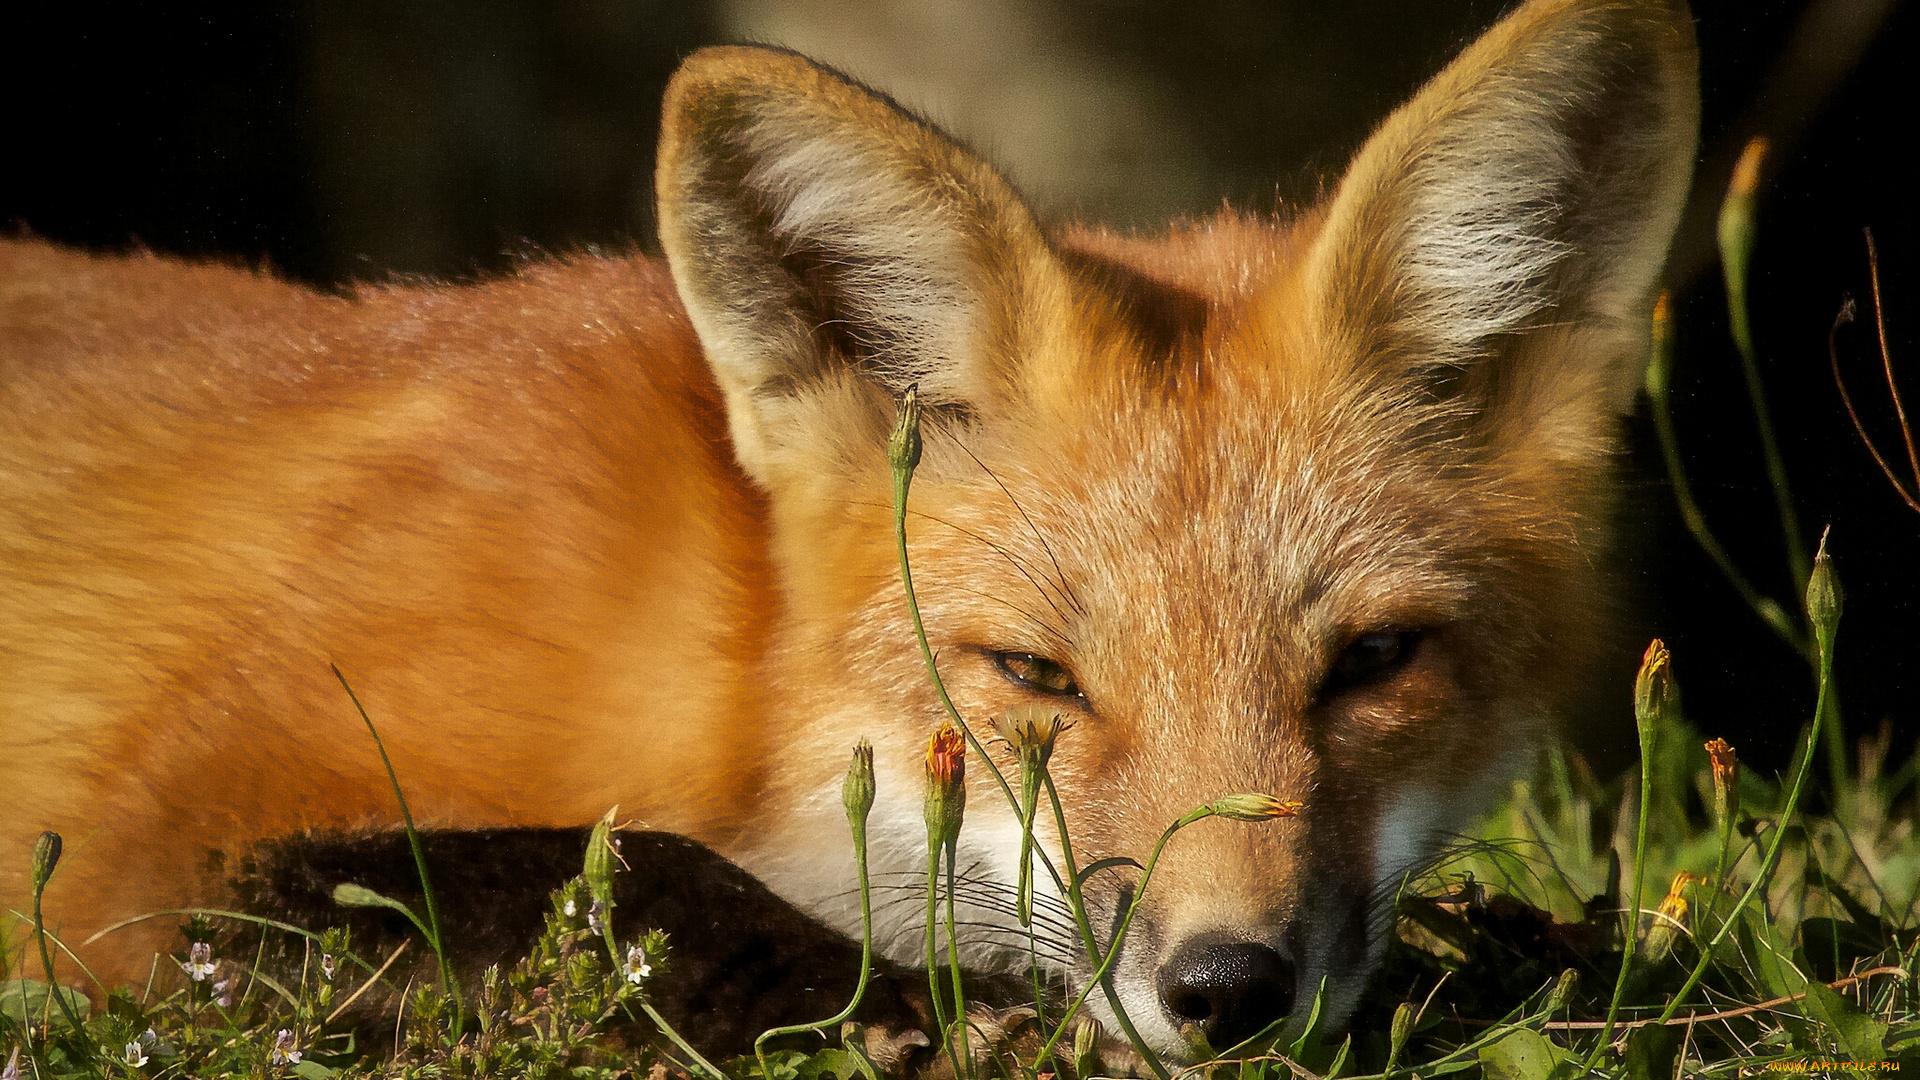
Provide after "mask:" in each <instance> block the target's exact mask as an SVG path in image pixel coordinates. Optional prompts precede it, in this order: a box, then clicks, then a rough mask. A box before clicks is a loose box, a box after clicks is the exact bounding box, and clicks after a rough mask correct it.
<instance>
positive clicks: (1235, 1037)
mask: <svg viewBox="0 0 1920 1080" xmlns="http://www.w3.org/2000/svg"><path fill="white" fill-rule="evenodd" d="M1159 981H1160V1004H1161V1005H1162V1006H1164V1007H1165V1008H1166V1010H1167V1013H1168V1015H1170V1016H1171V1017H1172V1018H1173V1022H1174V1023H1176V1024H1178V1025H1180V1026H1181V1027H1185V1026H1186V1025H1188V1024H1198V1025H1199V1026H1200V1030H1201V1031H1202V1032H1204V1033H1205V1034H1206V1036H1207V1042H1208V1043H1209V1044H1210V1045H1211V1046H1212V1047H1213V1048H1214V1049H1215V1050H1225V1049H1227V1048H1228V1047H1230V1046H1233V1045H1234V1044H1236V1043H1239V1042H1242V1041H1244V1040H1246V1039H1249V1038H1252V1037H1253V1036H1255V1035H1258V1034H1259V1033H1260V1032H1261V1031H1262V1030H1264V1029H1265V1028H1266V1027H1267V1025H1269V1024H1271V1023H1273V1022H1274V1021H1275V1020H1278V1019H1280V1018H1281V1017H1283V1016H1286V1015H1287V1013H1289V1012H1291V1011H1292V1009H1293V964H1292V963H1290V962H1288V960H1287V958H1286V957H1284V956H1281V955H1280V954H1279V953H1278V952H1276V951H1274V950H1273V949H1270V948H1268V947H1267V946H1265V945H1257V944H1251V943H1248V942H1240V941H1224V942H1223V941H1214V942H1207V941H1194V942H1188V943H1187V944H1186V945H1184V946H1182V947H1181V948H1180V950H1179V951H1178V952H1176V953H1174V954H1173V959H1171V960H1169V961H1167V963H1166V964H1165V965H1163V966H1162V967H1161V968H1160V980H1159Z"/></svg>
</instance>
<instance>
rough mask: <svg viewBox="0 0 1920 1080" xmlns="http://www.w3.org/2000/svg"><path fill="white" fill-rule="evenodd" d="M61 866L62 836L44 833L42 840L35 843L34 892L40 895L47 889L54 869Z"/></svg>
mask: <svg viewBox="0 0 1920 1080" xmlns="http://www.w3.org/2000/svg"><path fill="white" fill-rule="evenodd" d="M58 865H60V834H59V833H57V832H43V833H41V834H40V839H38V840H35V841H34V842H33V890H34V892H35V894H38V893H39V892H40V890H42V889H45V888H46V887H47V879H49V878H51V877H53V868H54V867H56V866H58Z"/></svg>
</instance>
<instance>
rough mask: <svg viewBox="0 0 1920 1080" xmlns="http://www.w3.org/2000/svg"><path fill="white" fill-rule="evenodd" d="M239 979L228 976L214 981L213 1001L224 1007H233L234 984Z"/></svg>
mask: <svg viewBox="0 0 1920 1080" xmlns="http://www.w3.org/2000/svg"><path fill="white" fill-rule="evenodd" d="M238 981H239V980H237V979H233V978H226V979H221V980H219V981H218V982H216V983H214V984H213V1003H214V1004H215V1005H218V1006H220V1007H221V1008H223V1009H231V1008H232V1007H233V984H234V983H235V982H238Z"/></svg>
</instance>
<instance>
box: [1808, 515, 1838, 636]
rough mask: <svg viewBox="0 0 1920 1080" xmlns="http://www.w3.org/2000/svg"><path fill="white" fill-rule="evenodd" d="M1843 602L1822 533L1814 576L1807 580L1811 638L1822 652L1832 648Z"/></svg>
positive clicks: (1815, 556)
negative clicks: (1818, 644) (1816, 642)
mask: <svg viewBox="0 0 1920 1080" xmlns="http://www.w3.org/2000/svg"><path fill="white" fill-rule="evenodd" d="M1845 599H1846V597H1845V595H1844V594H1843V593H1842V592H1841V590H1840V579H1839V578H1838V577H1836V576H1835V575H1834V572H1833V559H1832V558H1831V557H1829V556H1828V555H1827V535H1826V533H1821V534H1820V550H1819V551H1818V552H1816V553H1815V554H1814V556H1813V573H1812V574H1811V575H1809V576H1808V578H1807V618H1808V619H1809V620H1810V621H1811V622H1812V623H1813V633H1814V636H1815V637H1817V638H1818V639H1819V640H1820V647H1821V650H1822V651H1823V652H1824V651H1827V650H1830V649H1832V648H1833V633H1834V630H1835V629H1837V628H1838V627H1839V625H1840V607H1841V605H1842V604H1843V603H1844V602H1845Z"/></svg>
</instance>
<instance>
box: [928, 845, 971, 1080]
mask: <svg viewBox="0 0 1920 1080" xmlns="http://www.w3.org/2000/svg"><path fill="white" fill-rule="evenodd" d="M939 927H940V847H939V845H937V844H928V845H927V996H928V997H929V998H930V999H931V1000H932V1001H933V1026H934V1027H936V1028H939V1029H940V1045H941V1046H942V1047H943V1048H945V1050H946V1054H947V1060H948V1062H949V1063H950V1064H951V1065H952V1066H953V1075H955V1076H961V1075H963V1074H962V1073H961V1071H960V1057H959V1055H957V1054H955V1053H954V1052H953V1039H952V1038H950V1037H949V1036H950V1035H951V1033H952V1028H951V1026H950V1024H949V1022H948V1020H947V1009H946V1005H945V1003H944V1000H943V999H942V997H941V994H940V937H939Z"/></svg>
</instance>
